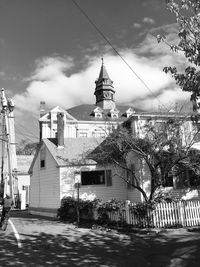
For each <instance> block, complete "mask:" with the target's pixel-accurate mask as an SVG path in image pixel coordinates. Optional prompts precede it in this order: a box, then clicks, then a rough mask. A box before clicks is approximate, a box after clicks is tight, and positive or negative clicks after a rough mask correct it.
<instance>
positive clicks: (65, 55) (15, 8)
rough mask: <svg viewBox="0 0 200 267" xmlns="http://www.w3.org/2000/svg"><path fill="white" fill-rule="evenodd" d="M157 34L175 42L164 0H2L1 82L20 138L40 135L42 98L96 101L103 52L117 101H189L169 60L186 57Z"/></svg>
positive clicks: (149, 105) (62, 102)
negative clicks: (173, 75)
mask: <svg viewBox="0 0 200 267" xmlns="http://www.w3.org/2000/svg"><path fill="white" fill-rule="evenodd" d="M74 1H75V3H77V4H78V5H79V6H80V7H81V8H82V10H83V11H84V13H85V14H86V15H87V17H88V18H89V20H90V21H89V20H88V19H87V18H86V16H84V14H83V12H81V11H80V9H79V8H78V7H77V5H76V4H75V3H74ZM157 34H165V36H166V37H167V40H168V41H169V42H171V43H176V42H177V27H176V22H175V18H174V16H173V15H172V14H171V13H170V12H169V11H168V10H167V9H166V7H165V0H134V1H133V0H82V1H81V0H73V1H72V0H0V87H1V88H4V89H5V91H6V95H7V96H8V97H10V98H12V99H13V100H14V101H15V124H16V128H15V131H16V138H17V142H19V140H21V139H30V140H34V141H36V140H38V138H39V131H38V118H39V105H40V101H45V102H46V106H47V109H51V108H53V107H55V106H57V105H59V106H61V107H62V108H64V109H67V108H71V107H73V106H75V105H79V104H84V103H87V104H95V97H94V89H95V80H96V79H97V77H98V75H99V72H100V67H101V58H102V56H103V58H104V64H105V66H106V69H107V71H108V73H109V76H110V78H111V79H112V80H113V82H114V83H113V85H114V89H115V91H116V93H115V98H116V102H117V103H119V104H128V105H131V106H133V107H137V108H142V109H144V110H152V109H161V108H162V109H170V108H173V107H174V106H175V105H176V103H179V102H180V103H181V105H183V104H184V103H186V102H187V101H188V100H189V98H190V96H189V95H188V94H186V93H183V92H182V91H181V90H180V89H179V88H178V87H177V85H176V84H175V82H174V81H173V79H172V78H171V77H170V75H169V74H165V73H164V72H163V67H165V66H174V65H175V66H178V67H179V68H180V69H181V68H183V66H185V64H187V62H186V61H185V58H184V56H183V55H182V54H180V53H175V54H174V53H173V52H172V51H170V50H169V48H168V47H167V46H166V45H165V44H163V43H161V44H158V43H157V40H156V38H155V36H156V35H157ZM113 47H114V49H113ZM116 51H117V53H118V54H120V56H121V57H120V56H119V55H118V54H117V53H116ZM122 58H123V59H122ZM124 61H125V62H124ZM126 63H127V64H126ZM128 65H129V66H128Z"/></svg>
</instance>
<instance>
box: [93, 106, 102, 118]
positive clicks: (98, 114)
mask: <svg viewBox="0 0 200 267" xmlns="http://www.w3.org/2000/svg"><path fill="white" fill-rule="evenodd" d="M93 114H94V117H95V118H98V119H100V118H102V117H103V110H102V109H101V108H100V107H97V108H95V109H94V110H93Z"/></svg>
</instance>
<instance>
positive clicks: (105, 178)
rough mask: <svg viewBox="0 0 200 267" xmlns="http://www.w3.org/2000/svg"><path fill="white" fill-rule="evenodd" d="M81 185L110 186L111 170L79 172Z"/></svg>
mask: <svg viewBox="0 0 200 267" xmlns="http://www.w3.org/2000/svg"><path fill="white" fill-rule="evenodd" d="M81 184H82V185H106V186H112V173H111V170H106V171H105V170H99V171H82V172H81Z"/></svg>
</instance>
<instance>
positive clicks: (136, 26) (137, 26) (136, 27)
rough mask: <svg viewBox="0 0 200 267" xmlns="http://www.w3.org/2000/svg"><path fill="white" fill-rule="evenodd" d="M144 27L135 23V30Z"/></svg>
mask: <svg viewBox="0 0 200 267" xmlns="http://www.w3.org/2000/svg"><path fill="white" fill-rule="evenodd" d="M141 27H142V25H141V24H140V23H134V24H133V28H135V29H140V28H141Z"/></svg>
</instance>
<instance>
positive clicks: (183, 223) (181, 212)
mask: <svg viewBox="0 0 200 267" xmlns="http://www.w3.org/2000/svg"><path fill="white" fill-rule="evenodd" d="M179 205H180V215H181V216H180V219H181V224H182V226H185V216H184V204H183V201H180V202H179Z"/></svg>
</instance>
